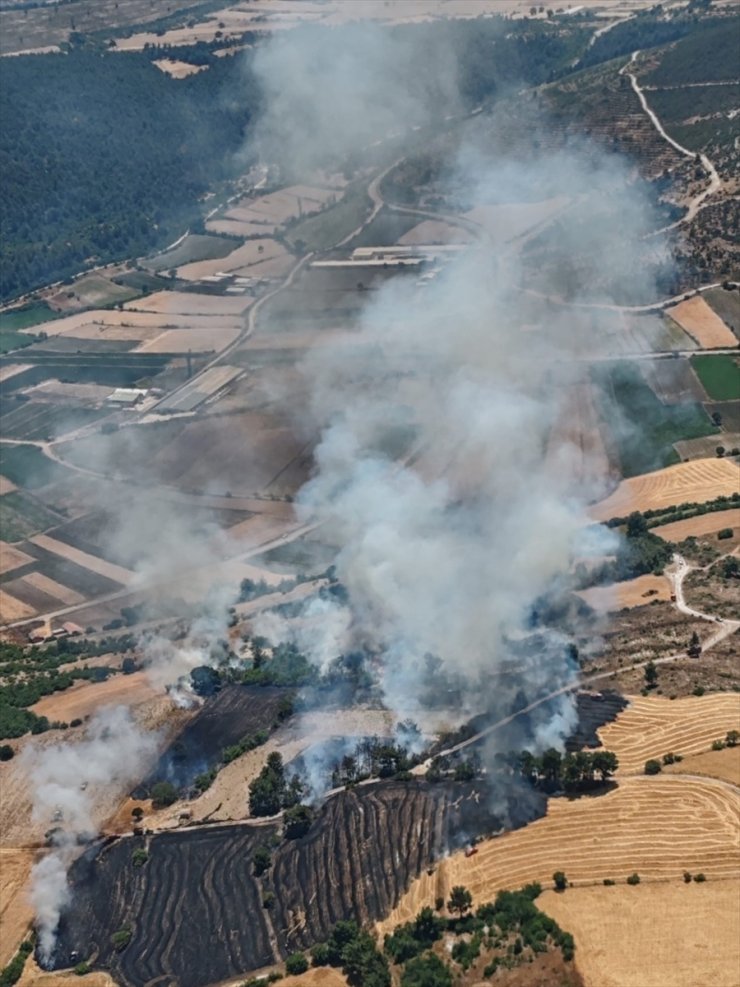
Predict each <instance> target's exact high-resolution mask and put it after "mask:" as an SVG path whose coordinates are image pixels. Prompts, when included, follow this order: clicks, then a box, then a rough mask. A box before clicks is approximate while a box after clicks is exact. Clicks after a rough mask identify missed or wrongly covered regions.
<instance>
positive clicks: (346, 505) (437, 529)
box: [256, 26, 652, 749]
mask: <svg viewBox="0 0 740 987" xmlns="http://www.w3.org/2000/svg"><path fill="white" fill-rule="evenodd" d="M380 36H382V34H381V35H380ZM378 37H379V34H378V32H376V31H375V29H372V30H371V29H369V28H366V27H365V26H362V27H358V28H357V30H356V32H355V33H354V34H353V37H352V44H351V45H350V46H349V47H348V49H347V51H348V53H349V54H350V56H351V57H348V58H345V57H343V55H342V53H341V51H340V52H339V57H337V50H336V49H335V48H334V45H333V38H332V35H331V33H330V32H321V31H312V32H302V31H295V32H290V35H289V36H281V37H280V38H277V39H274V40H272V41H270V42H269V43H268V44H267V45H265V46H264V47H263V48H262V49H261V50H260V52H259V55H258V58H257V62H256V65H257V70H258V72H261V73H262V75H261V79H262V83H263V90H264V94H265V99H266V109H265V113H264V117H263V120H262V127H261V128H260V129H258V133H259V134H260V136H261V138H262V147H261V149H262V150H263V152H266V153H268V154H272V155H278V156H280V157H278V160H279V161H282V160H284V159H285V160H288V159H289V160H291V161H292V162H294V161H295V159H296V156H298V158H299V160H300V161H301V162H303V163H305V164H307V165H309V166H313V165H315V164H316V163H317V162H319V161H325V160H326V158H327V157H331V156H332V155H336V154H337V153H338V151H339V150H340V149H341V150H344V149H345V148H348V149H349V148H351V147H357V145H358V143H361V142H362V141H363V140H364V139H365V133H364V131H362V129H361V128H362V127H364V125H365V123H367V124H368V126H371V127H372V128H374V132H375V133H376V134H377V132H378V130H377V128H378V127H379V126H380V127H381V128H382V129H384V131H385V133H386V134H391V133H394V132H397V131H398V130H400V129H403V128H404V127H406V126H407V125H408V123H409V122H410V121H414V120H416V119H417V115H418V116H419V117H423V116H424V114H433V113H434V111H435V107H434V106H433V104H430V103H427V104H424V99H423V94H416V95H417V96H419V99H420V102H419V104H418V105H415V106H414V109H413V111H409V114H407V113H406V109H405V106H404V97H405V93H404V92H403V90H402V91H401V93H400V95H399V91H398V90H399V85H398V71H399V69H398V64H397V62H398V52H397V51H396V50H395V49H394V47H393V45H388V46H384V44H379V43H378ZM317 46H318V47H317ZM421 54H422V53H420V52H414V53H411V52H406V53H405V55H406V62H407V64H409V65H412V66H413V65H414V64H415V59H416V58H417V57H421ZM368 68H369V69H370V72H369V74H368V72H367V69H368ZM316 73H319V75H320V76H321V77H322V78H324V79H325V80H326V81H327V82H330V83H331V84H330V85H326V86H317V85H314V84H313V83H314V81H315V79H316V77H317V76H316ZM455 78H456V72H455V71H454V68H453V69H450V68H449V66H445V67H444V68H443V71H442V72H441V73H440V80H439V86H440V92H441V93H443V95H442V96H441V97H440V106H439V110H440V111H441V112H440V113H439V115H440V116H441V115H443V114H444V112H445V110H446V109H447V108H448V107H450V106H456V105H459V103H458V100H457V94H456V92H455V91H454V82H455ZM368 80H369V82H370V86H369V87H368V85H367V82H368ZM308 101H310V110H309V109H308V108H307V106H306V104H307V102H308ZM376 108H380V110H379V112H382V113H385V114H387V117H384V118H383V119H382V122H380V123H379V121H378V120H377V119H375V118H374V113H375V110H376ZM415 114H416V115H415ZM530 115H531V116H532V120H531V121H530V120H528V119H524V118H523V119H522V127H524V128H526V127H527V126H528V125H529V124H530V123H531V124H532V125H533V126H534V125H536V126H537V127H538V128H539V130H540V132H543V121H542V120H539V119H537V118H536V114H535V113H531V114H530ZM478 127H480V120H478V121H476V123H475V127H474V128H473V130H472V134H471V136H472V139H471V140H470V141H468V142H465V143H464V144H463V146H462V147H461V149H460V151H459V155H458V159H457V162H456V165H455V166H454V167H452V168H451V172H452V174H451V175H450V176H448V177H449V181H448V185H449V189H451V190H454V194H455V195H456V196H457V198H458V199H459V200H460V201H461V202H465V201H467V202H468V203H469V204H470V205H473V204H480V203H481V202H482V203H493V204H495V203H501V202H507V201H515V202H522V201H524V202H534V203H536V202H540V201H542V200H543V199H546V198H549V197H558V196H560V197H561V198H562V205H561V207H560V213H561V217H560V218H559V219H558V225H557V226H556V227H553V228H552V229H553V230H554V231H555V233H554V236H553V235H552V234H550V235H549V238H548V235H544V236H543V237H542V239H541V240H536V239H535V241H534V247H535V256H536V257H541V258H542V266H543V269H546V273H547V277H546V287H545V288H544V289H543V291H542V292H541V294H543V295H544V296H545V297H537V299H536V307H534V306H533V302H532V298H530V297H528V296H527V295H526V294H525V293H524V292H523V291H522V290H521V289H522V287H533V288H534V289H536V288H537V287H538V284H537V281H536V280H535V282H534V284H533V282H532V279H533V277H535V278H536V276H537V271H536V270H535V269H533V268H532V266H531V265H529V264H528V263H527V261H526V259H525V256H524V255H525V250H530V249H531V248H532V244H525V242H524V241H523V242H522V243H518V242H516V239H515V238H514V237H515V234H514V233H513V232H512V234H511V237H509V236H507V234H506V231H505V230H503V231H499V230H494V235H493V236H491V235H487V234H486V233H485V232H484V231H482V230H481V236H480V239H479V242H478V243H476V244H474V245H473V246H472V247H470V248H469V249H467V250H466V251H463V252H461V253H460V254H459V256H458V257H457V258H456V259H455V260H454V261H453V262H452V263H450V264H449V265H447V266H446V267H445V268H444V269H442V270H440V271H438V272H437V274H436V276H435V277H433V278H432V279H427V280H426V283H425V284H423V285H422V284H421V283H420V282H419V280H418V276H417V275H411V276H406V277H399V278H396V279H393V280H391V281H390V282H386V283H385V284H384V285H383V286H381V287H377V285H376V284H375V283H373V285H372V289H373V290H368V291H367V292H366V295H367V299H368V300H367V304H366V306H365V308H364V311H363V313H362V317H361V320H360V328H361V333H360V334H359V335H358V342H357V344H355V345H353V344H351V343H345V344H344V345H338V346H335V347H332V348H329V347H320V348H317V349H316V350H315V351H314V352H313V354H312V355H311V357H310V358H309V359H308V360H307V364H306V376H307V378H308V379H309V380H311V382H312V388H313V392H312V393H313V405H312V406H313V414H314V417H315V420H316V422H317V423H320V424H322V425H323V431H322V435H321V440H320V442H319V444H318V447H317V449H316V450H315V473H314V476H313V478H312V479H311V480H310V481H309V482H308V484H307V485H306V486H305V487H304V488H303V490H302V491H301V493H300V495H299V497H298V499H297V510H298V512H299V514H300V515H301V517H302V518H303V519H306V520H307V519H313V520H318V521H320V522H323V523H324V524H325V526H326V527H325V530H327V531H328V532H329V533H330V536H331V539H332V541H333V542H335V543H337V544H339V545H340V546H341V547H340V550H339V553H338V556H337V559H336V572H337V576H338V578H339V580H340V581H341V583H342V584H343V585H344V587H346V589H347V591H348V593H349V601H350V604H349V613H350V615H349V616H344V617H343V618H340V616H339V612H338V611H339V610H340V609H341V607H340V606H339V605H337V604H334V605H330V607H329V613H328V614H327V618H328V619H327V621H326V623H325V628H324V629H325V633H320V632H317V630H316V627H315V622H314V621H312V620H311V619H310V617H308V616H307V619H305V620H299V621H295V622H291V621H289V620H282V619H281V618H279V617H275V616H274V615H271V616H269V617H266V618H265V619H264V620H263V621H261V623H260V625H259V629H260V630H261V632H262V633H265V634H266V635H268V636H270V637H271V638H272V640H294V641H296V643H297V644H298V645H299V646H300V647H301V648H302V649H304V650H305V651H306V652H307V653H308V654H309V655H310V657H311V658H312V660H313V661H314V662H316V664H317V665H319V666H320V667H322V668H324V667H326V666H327V665H328V664H329V662H331V660H332V659H333V658H335V657H336V656H337V655H338V654H340V653H342V652H346V651H348V650H352V649H365V650H366V651H368V652H369V653H372V654H375V655H378V656H380V657H381V658H382V669H383V671H382V684H383V687H384V693H385V698H386V702H387V703H388V704H389V705H390V706H391V707H392V708H394V709H402V710H403V711H404V713H406V712H408V711H409V710H413V708H414V706H415V705H416V707H417V708H424V707H425V706H427V705H433V704H435V703H436V704H438V705H443V704H444V700H445V696H446V695H448V696H449V697H450V701H451V702H454V703H455V704H457V705H458V706H459V707H460V709H461V710H464V711H465V712H466V713H472V712H475V711H479V710H481V709H489V710H492V711H494V712H500V713H501V714H502V715H504V714H505V713H507V712H511V711H512V709H515V708H521V706H522V705H524V704H526V703H529V702H531V701H532V700H533V699H535V698H537V697H539V696H543V695H546V694H548V693H550V692H553V691H556V690H559V689H561V688H563V687H564V686H567V684H568V683H570V682H575V680H576V676H577V665H576V662H575V660H574V659H573V657H572V654H571V652H570V650H569V648H568V644H569V641H568V639H567V637H565V636H564V635H563V634H561V633H559V632H556V631H554V630H552V629H550V628H549V627H548V626H546V624H547V622H546V621H545V620H543V619H542V618H541V616H540V611H542V610H543V609H547V608H551V607H552V602H553V601H554V600H555V599H557V597H558V595H559V594H561V593H562V592H563V591H564V590H567V588H568V581H567V577H566V575H565V574H566V573H567V571H568V569H569V566H570V563H571V560H572V559H573V557H574V556H575V555H581V556H584V555H587V554H588V553H589V552H593V551H594V547H595V546H594V543H595V542H596V543H597V544H596V551H598V540H599V539H598V537H595V536H594V532H593V531H591V532H589V534H588V537H587V538H586V537H584V526H585V524H586V522H587V518H586V514H585V508H586V505H587V503H588V501H589V498H590V497H591V496H592V495H593V494H594V492H595V488H594V487H589V488H588V489H584V488H583V487H581V488H579V487H578V485H577V484H576V483H574V482H573V478H572V475H571V470H570V464H571V462H572V461H574V458H575V452H576V450H575V449H571V448H569V447H568V442H567V440H565V439H564V440H563V442H562V443H561V444H560V446H559V447H558V446H557V445H556V446H555V448H554V449H553V447H552V445H551V446H550V448H549V450H548V441H549V439H550V434H551V429H552V426H553V424H554V423H555V421H556V420H557V418H558V415H559V413H560V410H561V407H562V405H563V402H564V400H565V398H566V396H567V393H568V383H569V381H570V380H573V379H575V377H576V376H577V374H578V373H582V371H581V370H578V369H577V368H578V360H579V358H580V357H581V353H582V352H583V342H584V339H585V338H586V337H587V336H588V335H589V334H590V335H593V333H594V332H598V329H599V325H598V321H597V316H594V315H579V314H576V315H574V314H573V312H570V311H568V310H565V309H563V308H562V306H559V305H552V304H549V303H548V299H547V295H552V296H553V298H554V300H555V301H558V302H559V301H561V300H562V299H572V300H578V299H579V298H583V297H585V295H586V293H587V291H590V292H592V293H593V291H594V290H596V291H597V293H598V295H599V297H600V298H601V299H602V300H604V301H606V302H609V301H610V295H609V292H610V288H609V284H608V282H607V281H605V280H604V279H603V278H602V274H603V271H604V270H605V268H607V267H608V269H609V270H610V271H612V272H617V273H618V274H619V275H620V276H626V275H627V274H628V273H630V274H631V273H633V272H634V269H635V263H634V257H633V253H632V248H633V245H634V244H635V243H637V242H638V240H639V238H640V237H641V236H642V235H644V233H645V232H646V230H647V229H649V228H650V208H649V205H648V202H647V200H646V198H645V197H644V195H643V194H642V193H641V191H640V190H639V188H638V186H637V185H636V184H635V182H634V179H633V176H632V175H631V174H630V172H629V170H628V169H627V168H626V167H624V166H623V165H622V164H621V163H620V162H619V161H618V160H617V159H616V158H614V157H607V156H606V155H604V154H602V153H601V152H599V151H598V149H596V148H595V147H593V146H589V145H587V144H585V143H581V144H580V145H576V144H573V145H567V144H563V145H562V146H561V147H560V148H559V149H558V150H555V151H554V152H553V153H548V154H537V153H534V154H533V153H532V148H531V147H529V148H525V151H524V153H521V154H519V155H517V154H516V153H513V152H509V149H508V147H507V146H506V144H505V142H504V141H501V142H500V143H498V144H497V141H496V138H495V133H496V130H495V127H493V128H492V133H493V134H494V136H493V137H492V138H491V137H490V136H489V137H488V138H487V139H486V140H485V141H483V140H480V139H479V135H478V134H477V133H476V128H478ZM544 131H545V132H546V127H545V128H544ZM265 135H269V138H270V139H269V140H268V139H267V137H265ZM435 191H436V192H437V193H441V194H444V189H442V188H440V185H439V183H438V184H437V187H436V189H435ZM470 205H468V208H469V207H470ZM420 218H421V217H420ZM544 229H545V231H546V230H547V227H546V226H545V227H544ZM507 241H510V242H507ZM536 251H539V253H537V252H536ZM357 276H358V279H362V277H363V274H362V273H361V272H360V271H358V274H357ZM367 276H368V277H369V276H370V275H367ZM651 276H652V275H651V272H650V270H649V269H647V268H646V269H643V270H639V271H637V272H635V278H636V279H638V280H641V282H642V281H644V282H645V284H642V283H641V285H640V287H641V289H642V288H647V287H649V285H648V282H649V280H650V278H651ZM543 280H544V274H543ZM533 311H534V312H535V316H534V318H535V324H534V325H533V324H532V322H533V314H532V313H533ZM404 429H405V430H407V431H408V434H409V441H408V443H407V447H406V458H405V459H404V460H399V459H398V457H397V455H395V454H394V453H391V452H390V451H389V450H390V448H391V446H392V445H393V443H392V441H391V438H390V436H391V435H392V434H394V433H395V434H398V432H399V430H404ZM412 436H413V438H411V437H412ZM546 450H547V451H548V453H549V454H548V455H547V456H546ZM606 538H608V536H605V541H604V543H606ZM587 542H588V544H587ZM535 630H536V635H535V634H534V633H533V632H534V631H535ZM452 697H454V700H453V699H452ZM574 725H575V709H574V702H573V699H572V696H569V695H563V696H562V697H561V698H560V699H559V700H557V701H556V702H555V703H554V704H553V705H551V706H550V707H549V709H548V716H547V719H546V720H543V719H539V720H538V721H537V722H536V723H533V730H534V734H535V735H534V745H535V746H536V747H538V748H540V749H543V748H545V747H547V746H551V745H553V744H554V745H560V744H562V741H563V739H564V738H565V737H566V736H567V735H568V733H570V732H571V731H572V729H573V727H574Z"/></svg>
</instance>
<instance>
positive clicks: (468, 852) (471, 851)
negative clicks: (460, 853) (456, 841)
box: [465, 846, 478, 857]
mask: <svg viewBox="0 0 740 987" xmlns="http://www.w3.org/2000/svg"><path fill="white" fill-rule="evenodd" d="M477 852H478V847H477V846H468V847H465V856H466V857H473V856H475V854H476V853H477Z"/></svg>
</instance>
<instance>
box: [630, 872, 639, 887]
mask: <svg viewBox="0 0 740 987" xmlns="http://www.w3.org/2000/svg"><path fill="white" fill-rule="evenodd" d="M639 883H640V875H639V874H638V873H637V871H635V873H634V874H630V876H629V877H628V878H627V884H633V885H634V884H639Z"/></svg>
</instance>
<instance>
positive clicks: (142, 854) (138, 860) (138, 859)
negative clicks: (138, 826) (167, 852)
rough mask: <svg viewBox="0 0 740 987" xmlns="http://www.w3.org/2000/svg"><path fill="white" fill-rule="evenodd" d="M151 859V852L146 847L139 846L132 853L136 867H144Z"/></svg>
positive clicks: (132, 859)
mask: <svg viewBox="0 0 740 987" xmlns="http://www.w3.org/2000/svg"><path fill="white" fill-rule="evenodd" d="M148 859H149V854H148V853H147V851H146V850H145V849H144V847H141V846H138V847H137V848H136V849H135V850H134V852H133V853H132V854H131V863H132V864H133V865H134V867H143V866H144V864H145V863H146V862H147V860H148Z"/></svg>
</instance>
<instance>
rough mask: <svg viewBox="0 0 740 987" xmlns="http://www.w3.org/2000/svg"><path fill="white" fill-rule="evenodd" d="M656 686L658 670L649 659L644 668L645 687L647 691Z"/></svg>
mask: <svg viewBox="0 0 740 987" xmlns="http://www.w3.org/2000/svg"><path fill="white" fill-rule="evenodd" d="M657 684H658V669H657V668H656V666H655V662H654V661H653V660H652V659H651V660H650V661H649V662H648V663H647V665H646V666H645V685H646V686H647V687H648V689H654V688H655V686H656V685H657Z"/></svg>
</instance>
